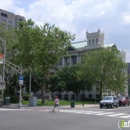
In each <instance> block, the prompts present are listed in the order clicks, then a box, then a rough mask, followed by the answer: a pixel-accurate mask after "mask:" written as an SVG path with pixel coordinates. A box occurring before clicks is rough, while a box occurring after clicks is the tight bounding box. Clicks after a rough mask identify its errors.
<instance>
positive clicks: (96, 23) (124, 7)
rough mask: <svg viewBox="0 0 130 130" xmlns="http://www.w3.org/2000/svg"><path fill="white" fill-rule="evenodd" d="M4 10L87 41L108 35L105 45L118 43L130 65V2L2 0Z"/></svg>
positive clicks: (118, 0) (78, 39)
mask: <svg viewBox="0 0 130 130" xmlns="http://www.w3.org/2000/svg"><path fill="white" fill-rule="evenodd" d="M0 8H1V9H4V10H7V11H10V12H13V13H15V14H16V15H17V14H18V15H22V16H24V17H25V18H26V20H27V19H30V18H31V19H32V20H33V21H34V22H35V23H36V24H37V25H39V26H40V25H44V23H49V24H55V25H56V26H58V27H59V28H60V29H62V30H65V31H69V32H71V33H72V34H75V35H76V39H75V41H83V40H85V39H86V34H85V32H86V31H88V32H96V31H97V30H98V29H100V30H101V32H103V33H104V34H105V41H104V42H105V44H111V43H115V44H116V46H117V48H118V49H119V50H122V51H125V52H126V62H130V33H129V32H130V0H0Z"/></svg>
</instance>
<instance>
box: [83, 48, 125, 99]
mask: <svg viewBox="0 0 130 130" xmlns="http://www.w3.org/2000/svg"><path fill="white" fill-rule="evenodd" d="M119 56H120V51H118V50H117V49H116V48H115V47H113V48H105V49H99V50H96V51H93V52H88V54H86V55H85V56H84V60H83V65H82V76H83V77H88V76H89V78H90V81H91V82H92V84H93V85H98V86H99V87H100V92H99V95H100V99H101V98H102V92H103V90H107V89H110V90H113V91H116V90H117V88H118V91H121V90H122V89H123V88H124V85H123V84H125V81H126V75H125V74H124V73H122V69H126V63H124V61H123V60H122V59H121V58H120V57H119ZM119 86H120V87H119Z"/></svg>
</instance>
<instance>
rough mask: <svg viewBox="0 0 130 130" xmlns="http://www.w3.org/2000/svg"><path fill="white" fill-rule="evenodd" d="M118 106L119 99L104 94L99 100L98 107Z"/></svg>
mask: <svg viewBox="0 0 130 130" xmlns="http://www.w3.org/2000/svg"><path fill="white" fill-rule="evenodd" d="M114 106H116V107H118V106H119V100H118V98H117V97H116V96H106V97H104V98H103V100H101V101H100V108H102V107H107V108H108V107H111V108H113V107H114Z"/></svg>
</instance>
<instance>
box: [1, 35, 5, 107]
mask: <svg viewBox="0 0 130 130" xmlns="http://www.w3.org/2000/svg"><path fill="white" fill-rule="evenodd" d="M0 40H1V41H2V43H3V46H4V51H3V53H4V57H3V67H2V103H1V105H2V106H3V105H4V84H5V83H4V77H5V73H4V71H5V57H6V41H5V40H3V39H2V38H1V37H0Z"/></svg>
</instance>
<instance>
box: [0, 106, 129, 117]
mask: <svg viewBox="0 0 130 130" xmlns="http://www.w3.org/2000/svg"><path fill="white" fill-rule="evenodd" d="M0 111H32V109H5V108H0ZM33 111H34V110H33ZM35 111H52V110H50V109H47V110H45V109H43V110H41V109H36V110H35ZM56 111H57V110H56ZM60 112H63V113H76V114H88V115H99V116H109V117H117V118H122V119H130V114H129V115H128V114H127V113H116V112H106V111H85V110H63V109H61V110H60Z"/></svg>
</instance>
